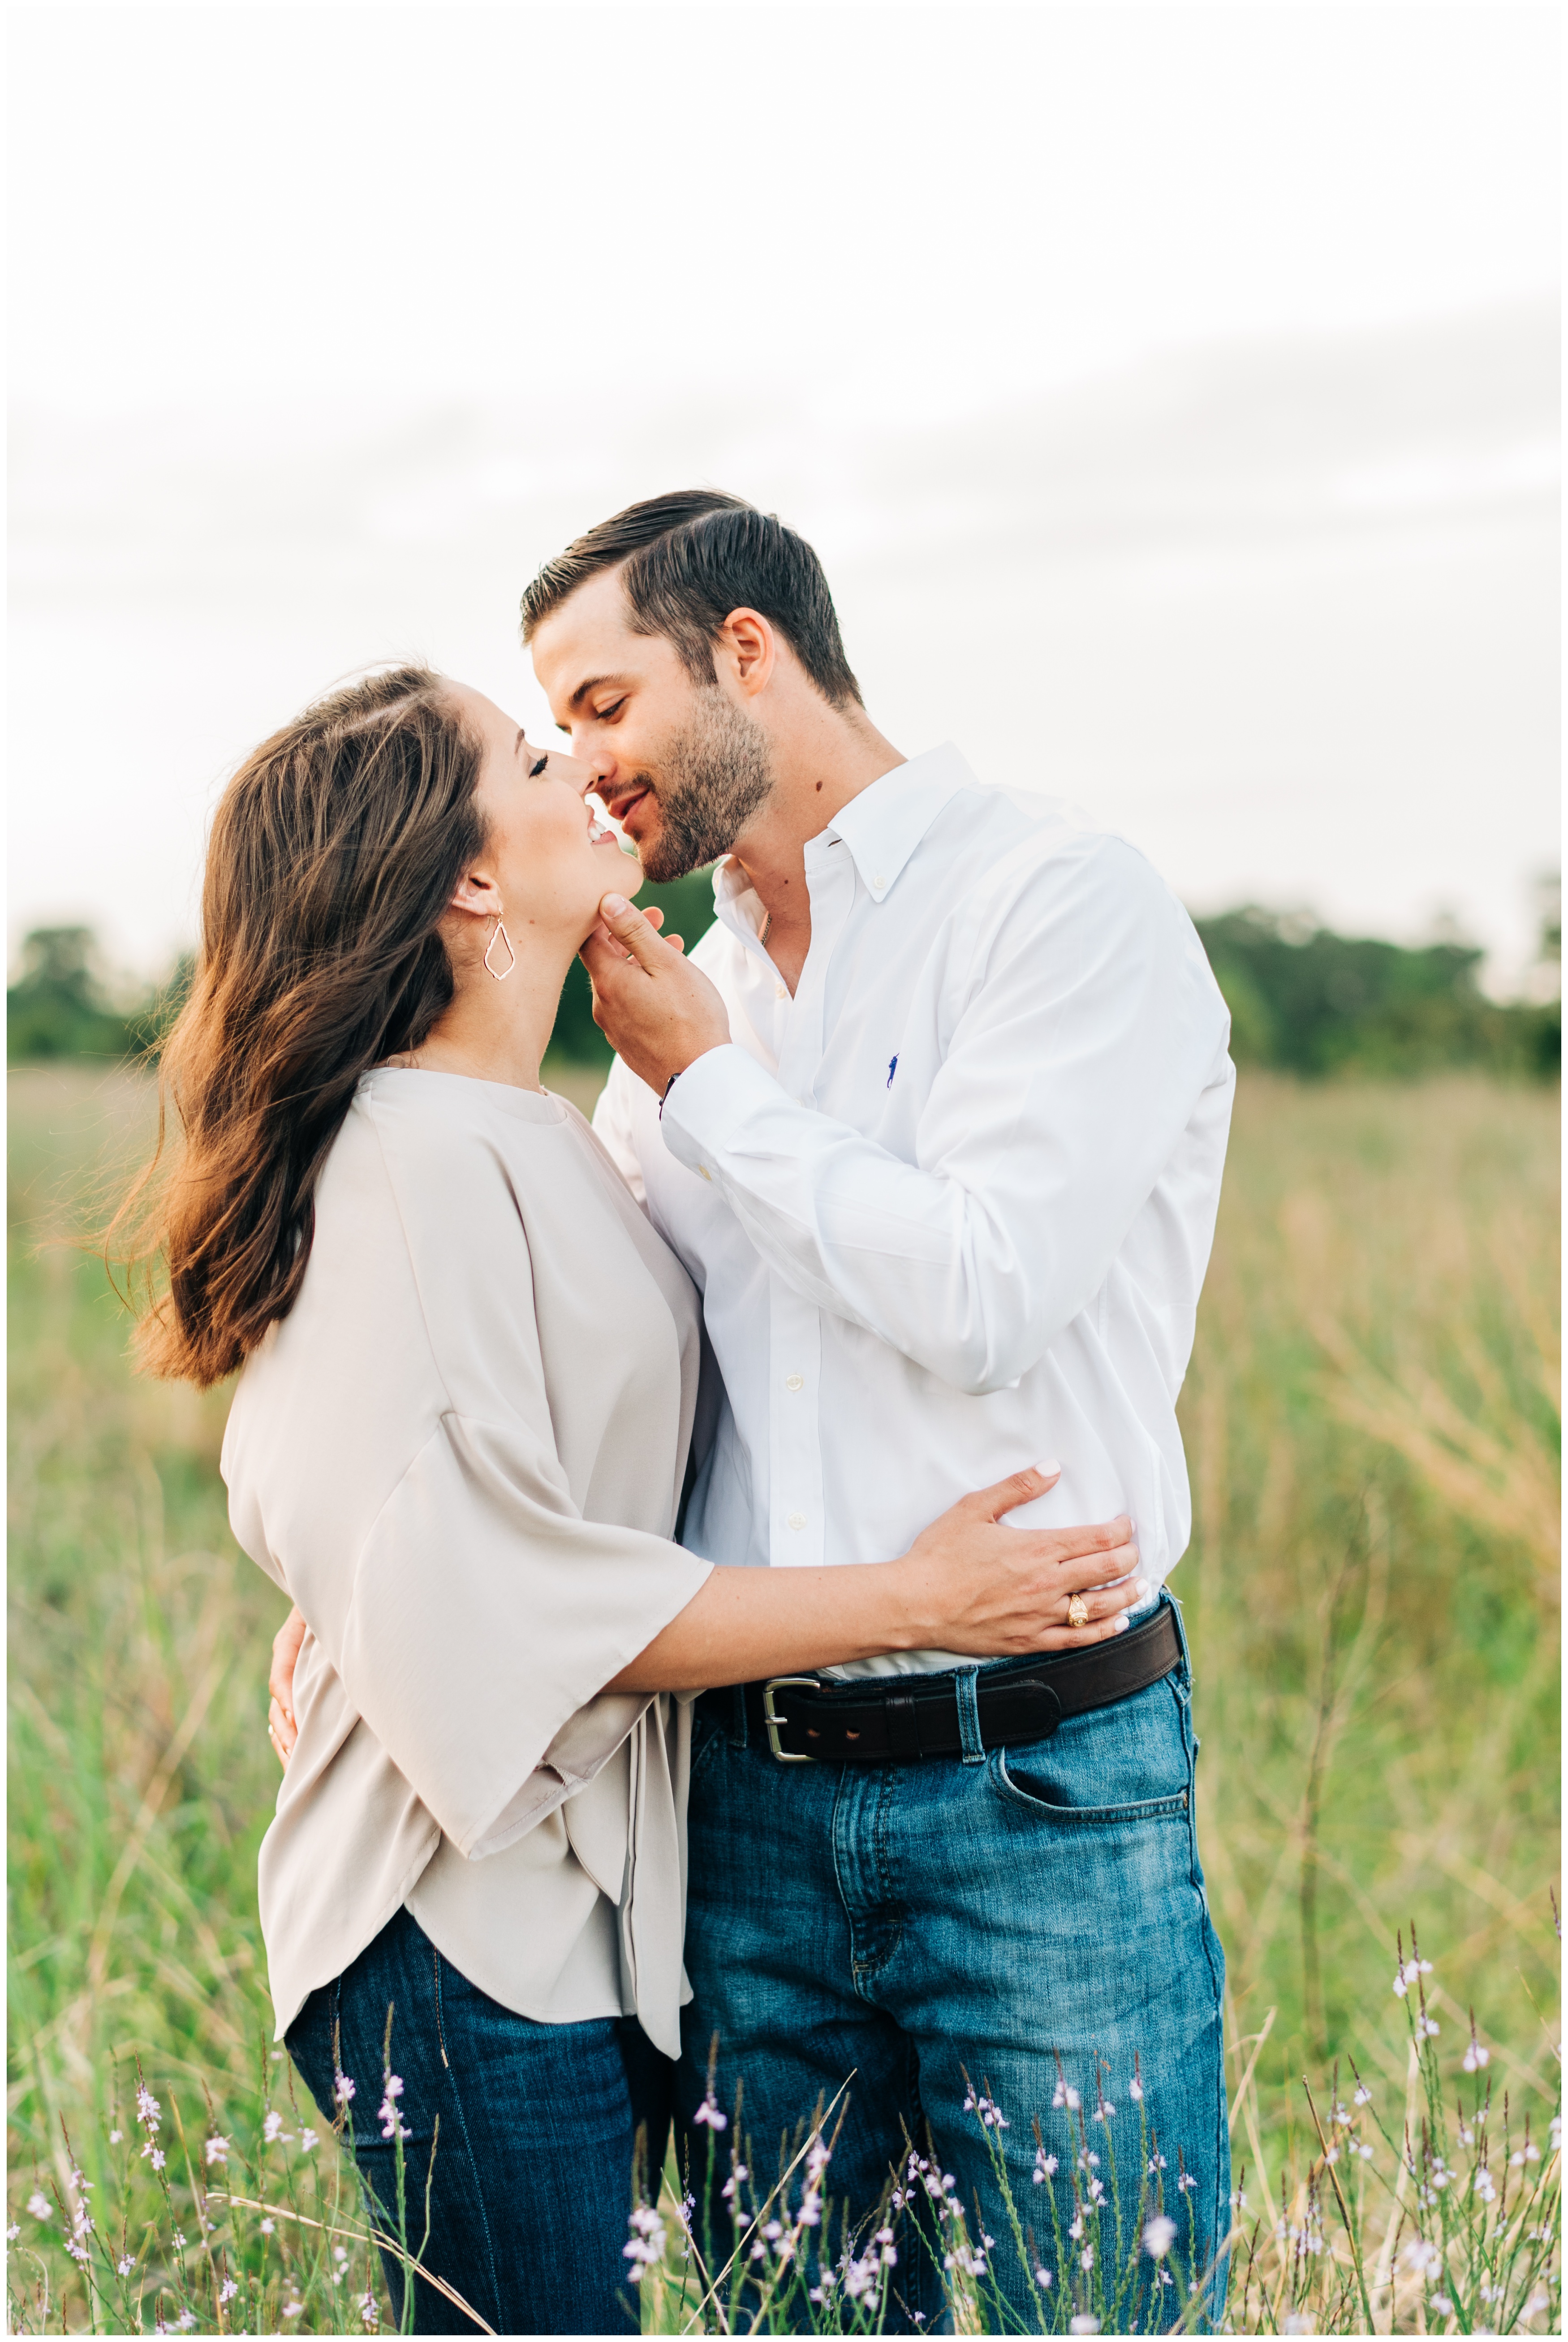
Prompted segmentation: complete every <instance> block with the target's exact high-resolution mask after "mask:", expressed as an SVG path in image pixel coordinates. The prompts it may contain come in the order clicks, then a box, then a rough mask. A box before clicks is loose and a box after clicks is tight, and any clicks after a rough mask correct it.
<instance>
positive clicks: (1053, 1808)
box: [992, 1748, 1191, 1829]
mask: <svg viewBox="0 0 1568 2342" xmlns="http://www.w3.org/2000/svg"><path fill="white" fill-rule="evenodd" d="M992 1786H993V1787H994V1789H995V1790H996V1792H997V1795H998V1796H999V1797H1002V1798H1003V1800H1004V1802H1007V1801H1009V1800H1010V1801H1012V1802H1013V1803H1014V1804H1016V1805H1017V1806H1019V1807H1022V1808H1023V1809H1024V1812H1026V1813H1031V1814H1038V1815H1042V1816H1044V1817H1045V1818H1046V1819H1048V1820H1050V1821H1057V1822H1064V1823H1067V1824H1069V1825H1071V1826H1073V1827H1091V1828H1099V1829H1108V1828H1114V1827H1115V1825H1116V1824H1117V1823H1118V1822H1142V1821H1176V1820H1179V1819H1180V1818H1181V1817H1182V1816H1183V1814H1185V1813H1186V1812H1187V1811H1188V1809H1189V1807H1190V1804H1191V1799H1190V1797H1189V1795H1188V1792H1187V1791H1186V1789H1185V1788H1182V1789H1176V1790H1173V1791H1172V1792H1171V1794H1170V1795H1169V1796H1168V1797H1134V1798H1132V1799H1131V1800H1129V1801H1128V1802H1127V1803H1126V1804H1124V1805H1120V1806H1057V1805H1053V1804H1052V1803H1051V1801H1050V1799H1049V1798H1048V1797H1036V1796H1035V1795H1034V1791H1033V1790H1031V1789H1025V1788H1024V1787H1022V1786H1021V1785H1020V1784H1019V1783H1018V1782H1017V1781H1015V1780H1014V1777H1013V1776H1012V1774H1011V1773H1010V1772H1009V1771H1008V1769H1007V1752H1006V1750H1005V1749H1003V1748H999V1749H998V1750H997V1751H996V1760H995V1766H994V1771H993V1773H992Z"/></svg>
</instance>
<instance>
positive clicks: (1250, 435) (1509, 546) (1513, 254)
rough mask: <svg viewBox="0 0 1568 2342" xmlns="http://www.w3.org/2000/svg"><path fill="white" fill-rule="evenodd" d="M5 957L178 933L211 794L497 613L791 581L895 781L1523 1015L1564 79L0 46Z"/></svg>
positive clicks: (732, 46)
mask: <svg viewBox="0 0 1568 2342" xmlns="http://www.w3.org/2000/svg"><path fill="white" fill-rule="evenodd" d="M9 25H10V38H11V65H10V105H11V109H12V123H11V130H10V170H11V174H12V193H11V219H12V239H13V253H12V262H11V288H12V289H11V322H10V344H11V368H12V387H13V400H14V417H15V422H14V436H13V474H12V595H11V686H12V688H11V716H10V755H11V805H12V852H11V872H10V913H11V927H12V935H13V938H14V939H15V936H16V935H17V934H18V933H19V932H20V930H21V928H22V927H23V926H26V925H30V924H33V923H35V921H37V920H40V919H43V918H62V917H65V916H85V917H88V918H91V919H92V920H94V921H95V923H96V924H97V925H98V926H100V927H101V928H102V929H103V931H104V933H105V936H106V937H107V938H108V940H109V942H110V945H111V947H112V949H113V951H114V952H115V955H116V956H118V957H119V958H120V959H121V960H122V961H124V962H125V963H127V964H135V965H139V966H148V965H151V964H153V963H154V962H155V961H156V960H158V959H159V958H160V957H161V956H164V955H165V954H166V953H168V952H169V951H170V950H171V949H172V948H173V947H174V946H175V945H176V944H177V943H179V942H180V941H182V940H184V939H185V937H187V936H189V934H190V933H191V931H192V903H193V896H194V887H195V876H196V872H197V870H198V867H199V861H200V851H201V839H202V831H203V824H204V821H205V816H206V813H207V811H208V809H209V807H210V805H211V802H212V798H213V795H214V792H215V788H216V786H218V784H219V783H220V781H221V778H222V776H223V774H224V773H225V770H226V769H227V768H228V766H230V765H231V764H232V763H233V762H234V761H235V758H237V756H239V755H240V754H242V753H243V751H244V750H245V748H246V747H247V746H249V745H250V744H251V743H252V742H253V741H254V740H255V738H256V737H257V736H260V735H261V734H263V733H264V732H265V731H267V730H270V729H271V728H272V727H273V726H274V725H275V723H277V722H278V721H280V720H281V719H282V717H283V716H285V715H286V714H287V713H288V712H289V711H290V710H291V709H292V707H293V706H295V705H296V704H297V703H298V702H299V701H300V700H302V699H303V698H305V697H306V696H309V695H310V694H311V693H312V692H313V691H315V689H317V688H319V687H320V686H323V685H325V683H326V682H328V681H329V680H331V679H332V678H333V677H335V676H337V675H338V674H340V673H342V672H343V671H344V670H345V669H346V668H349V667H351V666H355V665H357V664H359V663H361V662H363V661H364V660H366V659H369V658H375V657H378V656H386V655H387V654H389V653H394V652H404V651H410V650H413V651H418V652H421V653H423V654H424V655H425V656H429V657H431V658H433V659H434V660H435V661H436V662H437V663H438V664H440V665H442V666H445V667H446V668H448V669H449V670H450V671H452V672H454V673H456V674H458V675H461V676H464V677H465V678H466V679H469V680H472V681H474V682H476V683H478V684H480V685H481V686H484V688H486V689H488V690H489V691H491V692H492V693H493V694H494V696H496V697H497V698H499V699H501V700H502V702H503V703H504V704H505V705H508V706H512V707H514V708H515V710H516V712H517V713H518V715H519V716H524V717H536V716H538V715H539V714H540V712H541V711H540V703H539V700H538V696H537V695H536V693H535V691H534V686H533V682H532V677H531V675H530V673H529V670H528V666H527V662H526V659H525V657H524V655H523V654H522V653H521V651H520V650H519V648H518V646H517V641H516V633H515V613H516V602H517V596H518V593H519V591H520V589H521V587H522V586H523V585H524V583H525V581H526V579H527V577H528V576H529V575H531V574H532V572H533V570H534V568H535V567H536V566H537V565H538V563H539V561H540V560H541V559H543V558H544V557H545V556H546V555H549V554H550V553H551V552H553V551H554V550H556V549H557V548H558V546H559V545H560V544H561V543H562V542H563V541H564V539H565V538H566V537H567V536H568V535H571V534H573V533H574V531H575V530H577V529H578V528H580V527H582V526H584V525H587V524H588V523H589V522H590V521H592V520H594V519H595V518H598V517H600V516H602V515H603V514H604V512H606V511H608V510H611V509H613V508H614V506H615V505H617V504H618V503H621V502H624V501H626V500H628V499H629V498H630V497H632V496H634V495H641V494H647V493H649V492H651V491H653V490H655V489H659V488H663V487H666V486H669V485H674V484H676V483H677V482H680V483H684V482H687V481H692V480H712V481H716V482H719V483H720V484H722V485H724V486H726V487H730V488H733V489H735V490H737V491H739V492H741V493H743V494H745V495H751V496H752V497H754V499H755V500H756V501H757V502H758V503H760V504H763V505H766V506H767V507H768V508H770V509H777V510H779V511H780V512H781V513H783V514H784V516H785V517H786V518H788V519H790V520H792V521H794V522H795V523H796V524H797V525H800V526H801V527H803V528H804V530H805V531H806V533H807V534H808V535H810V536H811V537H812V539H813V541H814V543H815V544H816V545H817V547H818V549H819V551H820V552H821V553H822V555H823V556H824V561H825V562H826V564H827V565H828V570H829V575H830V577H831V578H832V579H833V581H834V586H835V589H836V591H837V594H838V597H839V602H840V607H841V613H842V616H843V617H844V626H845V633H846V637H847V639H848V644H849V648H850V653H851V657H852V660H853V661H854V665H855V666H856V668H857V671H858V672H859V674H860V676H861V680H862V683H863V685H864V686H865V690H866V696H867V699H868V702H869V703H870V705H871V706H872V708H873V712H874V714H875V716H877V719H878V721H879V722H880V723H881V724H882V725H883V726H884V729H885V730H887V731H888V732H889V733H890V734H891V735H892V736H893V737H894V738H895V739H896V740H897V741H898V742H899V745H900V746H903V747H904V748H905V749H907V750H910V751H915V750H918V749H919V748H921V747H924V746H929V745H931V744H932V743H934V741H936V740H938V739H941V738H944V737H953V738H955V739H957V740H958V741H959V743H960V745H961V746H963V747H964V750H965V753H966V754H967V755H968V756H969V757H970V760H971V762H972V763H974V765H975V766H976V767H977V768H978V769H979V770H980V771H981V772H982V773H983V774H984V775H986V776H991V777H994V778H996V779H1004V778H1005V779H1007V780H1008V781H1010V782H1013V783H1014V784H1017V783H1023V784H1025V785H1027V786H1037V787H1040V788H1042V789H1044V790H1048V791H1052V792H1056V793H1060V794H1064V795H1068V796H1074V797H1076V798H1077V799H1079V800H1080V802H1083V803H1084V804H1086V805H1087V806H1089V807H1090V808H1091V810H1092V811H1094V813H1095V814H1097V815H1098V816H1100V817H1102V818H1103V819H1104V820H1106V821H1107V822H1110V823H1113V824H1114V825H1115V826H1121V827H1124V828H1125V829H1126V830H1127V832H1128V833H1129V834H1130V835H1131V836H1134V838H1135V839H1137V840H1138V842H1139V843H1141V844H1143V845H1144V846H1145V847H1146V848H1147V850H1148V851H1150V852H1151V853H1152V854H1153V855H1154V858H1155V859H1156V861H1158V862H1159V864H1160V865H1161V866H1162V867H1163V868H1164V870H1165V872H1166V874H1167V876H1169V877H1170V878H1171V879H1172V881H1173V883H1174V884H1175V885H1176V886H1178V888H1179V889H1180V891H1181V892H1182V893H1183V896H1185V898H1186V899H1187V900H1188V901H1189V902H1191V903H1193V905H1194V906H1197V907H1201V908H1207V907H1213V906H1217V905H1219V904H1221V903H1226V902H1231V901H1235V900H1238V899H1243V898H1244V897H1249V896H1250V897H1254V898H1259V899H1263V900H1267V901H1272V902H1279V903H1292V904H1302V903H1308V904H1312V905H1313V906H1316V907H1318V908H1319V909H1320V910H1321V911H1323V913H1324V915H1325V916H1330V917H1332V918H1333V919H1335V920H1336V921H1338V922H1340V923H1342V924H1344V925H1348V926H1357V927H1360V928H1362V929H1363V930H1370V931H1378V932H1383V933H1391V934H1398V935H1402V936H1404V935H1414V934H1419V933H1421V932H1423V930H1424V929H1425V928H1427V927H1428V926H1430V924H1431V922H1432V921H1433V918H1434V917H1435V916H1437V915H1438V914H1439V913H1448V914H1451V915H1453V916H1455V917H1457V918H1458V920H1459V921H1460V922H1461V924H1462V925H1463V926H1466V927H1468V928H1469V929H1470V930H1471V931H1472V932H1473V933H1474V934H1475V935H1476V936H1478V937H1479V938H1480V939H1482V940H1483V941H1484V942H1486V943H1487V944H1488V945H1489V946H1491V947H1492V948H1493V950H1494V952H1495V953H1496V954H1497V955H1498V962H1497V965H1498V970H1499V973H1500V976H1503V977H1504V978H1505V977H1507V976H1508V975H1509V974H1510V973H1511V972H1516V971H1517V970H1518V968H1519V967H1520V966H1522V965H1523V961H1524V959H1525V958H1526V957H1527V956H1528V946H1529V942H1530V937H1531V932H1532V922H1533V916H1534V912H1533V900H1532V896H1531V882H1532V880H1533V876H1535V875H1536V874H1537V873H1538V872H1539V871H1541V870H1542V869H1543V868H1545V867H1547V866H1551V865H1552V864H1553V863H1554V861H1555V859H1556V856H1557V844H1556V808H1557V791H1556V752H1557V696H1558V676H1557V629H1558V617H1557V586H1556V581H1557V498H1558V465H1557V438H1558V390H1557V345H1556V323H1555V318H1556V310H1555V302H1556V286H1557V281H1558V221H1559V203H1558V190H1557V171H1558V155H1557V120H1556V117H1557V105H1558V91H1559V86H1560V84H1559V75H1558V71H1557V65H1556V42H1557V27H1556V18H1555V14H1554V12H1552V11H1549V10H1526V11H1511V10H1508V9H1505V8H1499V7H1488V8H1486V9H1484V10H1478V11H1475V12H1473V13H1471V12H1466V11H1462V10H1449V9H1442V10H1430V11H1429V10H1426V9H1423V8H1404V7H1402V8H1387V9H1376V8H1373V9H1355V8H1348V9H1335V10H1317V9H1306V10H1282V9H1274V8H1271V7H1268V6H1255V7H1251V8H1248V9H1244V10H1243V9H1237V10H1226V9H1222V10H1207V11H1190V10H1185V9H1182V8H1162V9H1158V10H1154V11H1144V10H1131V9H1125V10H1124V9H1121V8H1118V7H1114V6H1105V5H1100V6H1096V7H1094V8H1090V9H1084V10H1079V9H1073V8H1046V9H1033V8H1012V9H987V8H983V7H980V8H977V7H964V8H959V9H949V8H898V7H885V8H862V9H856V8H844V7H834V8H832V9H815V8H786V9H779V8H744V7H734V6H731V7H725V8H713V9H704V8H694V9H669V8H642V9H635V10H626V9H613V8H605V9H599V8H593V7H578V8H575V9H572V10H555V9H532V8H521V7H502V8H481V9H465V8H452V7H447V8H442V9H438V10H428V9H419V8H407V9H404V8H380V7H358V8H341V9H335V8H322V7H312V8H299V9H295V8H260V9H255V8H233V9H230V8H225V7H207V8H189V9H142V8H134V7H133V8H117V9H113V10H91V9H76V8H70V7H58V6H56V7H53V8H49V9H26V8H22V9H14V10H12V11H11V13H10V16H9Z"/></svg>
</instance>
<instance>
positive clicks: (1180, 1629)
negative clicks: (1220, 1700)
mask: <svg viewBox="0 0 1568 2342" xmlns="http://www.w3.org/2000/svg"><path fill="white" fill-rule="evenodd" d="M1160 1602H1164V1603H1167V1604H1168V1605H1169V1606H1170V1612H1171V1616H1172V1618H1173V1619H1174V1622H1175V1628H1176V1640H1177V1642H1178V1643H1179V1644H1180V1645H1181V1646H1182V1665H1183V1667H1184V1669H1185V1670H1186V1675H1187V1680H1188V1682H1189V1683H1190V1682H1191V1681H1192V1676H1193V1655H1192V1653H1191V1651H1189V1650H1188V1648H1187V1629H1186V1624H1185V1621H1184V1620H1183V1616H1182V1606H1181V1604H1180V1603H1179V1602H1178V1601H1177V1599H1176V1597H1175V1596H1174V1594H1173V1593H1172V1591H1171V1589H1170V1587H1169V1586H1161V1588H1160ZM1159 1615H1160V1603H1159V1602H1157V1603H1156V1604H1155V1605H1154V1609H1153V1611H1152V1612H1151V1613H1150V1616H1152V1617H1154V1618H1157V1617H1158V1616H1159Z"/></svg>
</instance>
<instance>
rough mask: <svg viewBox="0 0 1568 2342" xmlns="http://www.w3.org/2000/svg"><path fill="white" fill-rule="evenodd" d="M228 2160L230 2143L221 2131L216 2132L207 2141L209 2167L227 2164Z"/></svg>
mask: <svg viewBox="0 0 1568 2342" xmlns="http://www.w3.org/2000/svg"><path fill="white" fill-rule="evenodd" d="M228 2159H229V2142H228V2140H227V2139H226V2138H225V2137H224V2136H223V2134H222V2133H221V2132H220V2131H215V2132H214V2133H213V2135H212V2137H211V2138H209V2139H208V2141H207V2162H208V2164H209V2165H211V2164H214V2163H226V2162H227V2161H228Z"/></svg>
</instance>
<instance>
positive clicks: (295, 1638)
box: [266, 1603, 305, 1724]
mask: <svg viewBox="0 0 1568 2342" xmlns="http://www.w3.org/2000/svg"><path fill="white" fill-rule="evenodd" d="M304 1641H305V1613H304V1611H303V1610H301V1609H300V1607H299V1606H298V1604H297V1603H296V1604H295V1606H294V1608H293V1609H291V1610H290V1612H289V1614H288V1616H287V1617H286V1618H285V1620H284V1622H283V1625H282V1626H280V1627H279V1628H278V1630H277V1633H276V1634H275V1636H273V1638H272V1666H271V1668H270V1670H269V1671H268V1675H267V1683H266V1687H267V1689H268V1691H269V1692H270V1693H271V1694H272V1696H273V1697H274V1699H275V1700H276V1702H277V1704H278V1706H279V1707H280V1708H281V1709H282V1710H283V1712H284V1714H285V1716H287V1717H288V1719H289V1722H290V1723H291V1724H292V1723H293V1721H294V1671H295V1666H296V1665H297V1663H298V1659H299V1653H300V1646H301V1644H302V1643H303V1642H304Z"/></svg>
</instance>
